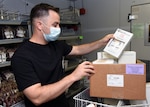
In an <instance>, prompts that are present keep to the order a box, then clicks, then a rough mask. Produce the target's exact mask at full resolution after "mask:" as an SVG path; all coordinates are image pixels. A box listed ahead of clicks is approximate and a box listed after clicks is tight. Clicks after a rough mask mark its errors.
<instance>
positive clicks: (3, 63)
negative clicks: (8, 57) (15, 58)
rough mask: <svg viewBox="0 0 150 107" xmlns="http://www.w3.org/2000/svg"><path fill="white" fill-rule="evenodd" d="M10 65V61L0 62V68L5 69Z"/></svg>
mask: <svg viewBox="0 0 150 107" xmlns="http://www.w3.org/2000/svg"><path fill="white" fill-rule="evenodd" d="M10 65H11V62H10V61H6V62H1V63H0V67H7V66H10Z"/></svg>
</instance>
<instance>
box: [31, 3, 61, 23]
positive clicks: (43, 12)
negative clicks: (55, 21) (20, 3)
mask: <svg viewBox="0 0 150 107" xmlns="http://www.w3.org/2000/svg"><path fill="white" fill-rule="evenodd" d="M49 10H53V11H55V12H57V13H59V9H58V8H56V7H54V6H52V5H50V4H46V3H40V4H37V5H36V6H34V7H33V8H32V10H31V13H30V21H31V23H32V22H33V20H34V18H40V17H43V16H48V15H49Z"/></svg>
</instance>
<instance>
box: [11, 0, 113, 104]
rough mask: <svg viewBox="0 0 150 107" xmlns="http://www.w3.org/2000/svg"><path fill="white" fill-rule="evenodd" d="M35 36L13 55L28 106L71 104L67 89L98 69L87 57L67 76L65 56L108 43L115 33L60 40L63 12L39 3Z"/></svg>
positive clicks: (35, 10)
mask: <svg viewBox="0 0 150 107" xmlns="http://www.w3.org/2000/svg"><path fill="white" fill-rule="evenodd" d="M30 18H31V23H32V26H33V35H32V37H31V38H30V39H29V40H28V41H26V42H25V43H23V45H22V46H21V47H20V48H18V50H17V51H16V52H15V54H14V56H13V57H12V69H13V72H14V75H15V78H16V82H17V84H18V88H19V90H20V91H23V93H24V95H25V105H26V107H35V106H40V107H68V106H69V105H68V103H67V100H66V98H65V94H64V92H65V90H66V89H67V88H69V87H70V86H71V85H72V84H73V83H74V82H75V81H78V80H80V79H81V78H83V77H84V76H91V75H92V74H94V73H95V71H94V68H93V66H92V63H91V62H88V61H85V62H83V63H81V64H79V65H78V67H77V68H76V69H75V70H74V71H73V72H72V73H71V74H69V75H68V76H66V77H63V69H62V57H63V56H66V55H83V54H87V53H89V52H92V51H93V50H96V49H98V48H100V47H102V46H104V45H106V44H107V42H108V41H109V39H110V38H112V37H113V35H112V34H110V35H107V36H105V37H104V38H103V39H101V40H98V41H95V42H92V43H89V44H83V45H79V46H70V45H67V44H66V43H65V42H62V41H57V40H56V39H57V38H58V36H59V34H60V26H59V24H60V16H59V13H58V11H57V9H56V8H54V7H53V6H51V5H48V4H44V3H41V4H38V5H36V6H35V7H34V8H33V9H32V10H31V14H30ZM89 47H90V48H89Z"/></svg>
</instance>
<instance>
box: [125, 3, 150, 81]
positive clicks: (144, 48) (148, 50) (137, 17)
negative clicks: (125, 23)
mask: <svg viewBox="0 0 150 107" xmlns="http://www.w3.org/2000/svg"><path fill="white" fill-rule="evenodd" d="M128 18H129V19H130V20H131V32H132V33H133V34H134V36H133V38H132V40H131V44H130V49H131V50H132V51H135V52H136V55H137V56H136V57H137V59H140V60H142V61H143V62H145V63H146V81H147V82H150V3H147V4H140V5H134V6H131V15H130V16H129V17H128Z"/></svg>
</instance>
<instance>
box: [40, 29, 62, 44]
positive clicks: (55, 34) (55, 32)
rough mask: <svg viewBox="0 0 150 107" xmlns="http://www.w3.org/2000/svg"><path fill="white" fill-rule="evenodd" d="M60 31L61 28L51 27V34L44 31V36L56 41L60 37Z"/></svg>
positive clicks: (48, 39)
mask: <svg viewBox="0 0 150 107" xmlns="http://www.w3.org/2000/svg"><path fill="white" fill-rule="evenodd" d="M60 32H61V29H60V28H55V27H50V33H49V34H45V33H43V36H44V38H45V40H46V41H47V42H49V41H55V40H57V39H58V37H59V35H60Z"/></svg>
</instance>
